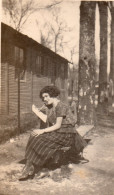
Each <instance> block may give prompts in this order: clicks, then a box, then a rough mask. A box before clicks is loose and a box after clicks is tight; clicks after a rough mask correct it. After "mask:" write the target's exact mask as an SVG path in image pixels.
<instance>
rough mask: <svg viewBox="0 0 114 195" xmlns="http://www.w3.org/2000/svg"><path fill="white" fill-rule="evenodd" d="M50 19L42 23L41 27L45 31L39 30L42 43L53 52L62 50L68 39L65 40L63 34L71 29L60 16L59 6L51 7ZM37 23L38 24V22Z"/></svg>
mask: <svg viewBox="0 0 114 195" xmlns="http://www.w3.org/2000/svg"><path fill="white" fill-rule="evenodd" d="M51 14H52V17H51V18H52V21H48V22H45V23H44V26H43V29H44V28H45V31H46V33H45V32H43V31H41V41H42V44H43V45H45V46H47V47H49V48H51V49H53V50H54V51H55V53H58V52H63V53H64V47H65V46H66V45H67V44H68V42H69V41H68V40H67V41H65V35H66V34H67V33H69V32H70V31H71V30H72V29H71V28H69V27H68V26H67V24H66V22H65V20H64V19H63V18H61V17H60V14H61V10H60V8H59V7H56V8H54V9H51ZM36 22H37V25H39V22H38V21H36Z"/></svg>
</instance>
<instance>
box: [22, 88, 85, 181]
mask: <svg viewBox="0 0 114 195" xmlns="http://www.w3.org/2000/svg"><path fill="white" fill-rule="evenodd" d="M59 94H60V91H59V89H58V88H57V87H56V86H46V87H44V88H43V89H42V90H41V91H40V98H41V99H42V100H43V102H44V105H45V106H44V110H45V112H46V114H47V116H48V117H47V127H46V128H44V129H35V130H33V132H32V133H31V135H30V138H29V140H28V144H27V147H26V152H25V158H26V160H27V161H26V165H25V168H24V170H23V173H22V176H21V177H20V179H19V180H21V181H22V180H26V179H28V178H33V176H34V173H35V171H34V170H35V167H38V168H39V170H41V168H42V167H43V165H44V164H45V163H46V161H47V160H49V159H50V158H51V157H52V156H53V155H54V154H55V153H56V152H57V151H60V150H61V149H62V148H63V147H70V148H71V147H72V148H73V149H75V152H76V154H79V153H80V152H82V150H83V149H84V147H85V146H86V145H87V143H86V141H85V140H84V139H83V138H82V137H81V136H80V135H79V134H78V132H77V131H76V129H75V123H76V120H75V118H73V115H72V112H70V109H69V107H68V106H67V105H66V104H64V103H63V102H61V101H60V100H59V99H58V96H59Z"/></svg>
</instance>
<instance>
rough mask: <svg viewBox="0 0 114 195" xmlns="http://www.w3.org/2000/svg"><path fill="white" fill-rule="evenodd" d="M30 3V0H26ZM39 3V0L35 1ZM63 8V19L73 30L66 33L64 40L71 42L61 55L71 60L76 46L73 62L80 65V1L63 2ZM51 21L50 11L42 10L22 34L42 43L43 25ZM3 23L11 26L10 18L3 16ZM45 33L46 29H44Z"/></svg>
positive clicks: (45, 0)
mask: <svg viewBox="0 0 114 195" xmlns="http://www.w3.org/2000/svg"><path fill="white" fill-rule="evenodd" d="M24 1H28V0H24ZM35 1H36V2H37V0H35ZM50 2H51V0H44V1H42V5H45V4H47V3H50ZM59 6H60V8H61V17H62V19H63V20H64V21H65V22H66V24H67V26H68V27H69V28H71V29H72V31H71V32H69V33H66V34H65V36H64V38H65V40H66V41H68V42H69V44H68V47H65V49H64V53H63V52H62V53H60V55H61V56H63V57H65V58H66V59H68V60H71V49H72V47H74V46H76V52H75V54H74V56H73V61H74V63H75V64H78V58H79V28H80V26H79V20H80V17H79V16H80V14H79V11H80V9H79V6H80V1H75V0H63V1H62V3H61V4H59ZM36 20H37V21H38V22H39V26H38V25H37V24H36ZM49 20H50V21H51V20H52V16H51V15H50V12H49V11H46V10H40V11H38V12H36V13H34V14H32V15H31V16H30V17H29V18H28V20H27V22H26V24H25V26H24V28H23V29H22V33H23V34H26V35H27V36H29V37H31V38H33V39H34V40H36V41H37V42H40V30H41V29H42V27H43V24H44V23H45V22H46V21H49ZM2 21H3V22H4V23H6V24H8V25H9V18H8V17H6V16H4V13H3V14H2ZM43 32H44V33H45V28H43Z"/></svg>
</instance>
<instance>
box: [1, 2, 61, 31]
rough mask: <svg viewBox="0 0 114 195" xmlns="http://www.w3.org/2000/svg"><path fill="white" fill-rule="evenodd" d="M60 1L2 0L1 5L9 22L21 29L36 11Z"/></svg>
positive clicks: (50, 6)
mask: <svg viewBox="0 0 114 195" xmlns="http://www.w3.org/2000/svg"><path fill="white" fill-rule="evenodd" d="M59 3H61V1H56V0H52V1H50V4H47V5H42V3H41V0H37V3H36V2H35V1H34V0H26V1H22V0H16V1H15V0H3V1H2V6H3V10H4V12H5V15H8V17H9V19H10V24H11V25H12V26H13V27H14V28H15V29H16V30H17V31H21V29H22V28H23V26H24V24H25V23H26V21H27V20H28V18H29V17H30V16H31V15H32V14H33V13H34V12H36V11H39V10H41V9H49V8H52V7H53V6H55V5H57V4H59Z"/></svg>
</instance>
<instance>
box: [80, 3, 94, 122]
mask: <svg viewBox="0 0 114 195" xmlns="http://www.w3.org/2000/svg"><path fill="white" fill-rule="evenodd" d="M95 8H96V2H95V1H94V2H90V1H82V2H81V6H80V48H79V88H78V95H79V104H78V124H94V123H95V112H94V111H95V108H94V100H95Z"/></svg>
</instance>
